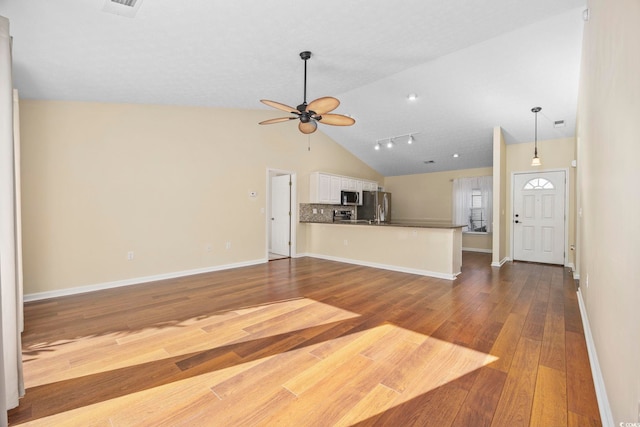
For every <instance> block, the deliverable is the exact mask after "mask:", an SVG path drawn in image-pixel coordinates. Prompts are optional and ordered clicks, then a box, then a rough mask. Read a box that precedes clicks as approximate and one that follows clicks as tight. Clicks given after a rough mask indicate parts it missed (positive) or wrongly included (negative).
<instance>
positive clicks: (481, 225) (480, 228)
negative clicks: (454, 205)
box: [468, 188, 487, 233]
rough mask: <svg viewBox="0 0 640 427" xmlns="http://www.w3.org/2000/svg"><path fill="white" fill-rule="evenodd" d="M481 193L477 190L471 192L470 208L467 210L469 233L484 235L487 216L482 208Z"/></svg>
mask: <svg viewBox="0 0 640 427" xmlns="http://www.w3.org/2000/svg"><path fill="white" fill-rule="evenodd" d="M482 206H483V204H482V191H480V189H479V188H474V189H473V190H471V207H470V208H469V225H468V227H469V231H474V232H479V233H486V232H487V216H486V213H485V212H484V208H483V207H482Z"/></svg>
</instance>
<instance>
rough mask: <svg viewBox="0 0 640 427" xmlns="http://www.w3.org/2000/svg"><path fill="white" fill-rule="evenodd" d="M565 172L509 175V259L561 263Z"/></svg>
mask: <svg viewBox="0 0 640 427" xmlns="http://www.w3.org/2000/svg"><path fill="white" fill-rule="evenodd" d="M565 182H566V179H565V172H564V171H553V172H540V173H522V174H515V175H514V177H513V259H514V260H519V261H531V262H542V263H548V264H564V250H565V241H564V240H565V229H564V227H565V186H566V184H565Z"/></svg>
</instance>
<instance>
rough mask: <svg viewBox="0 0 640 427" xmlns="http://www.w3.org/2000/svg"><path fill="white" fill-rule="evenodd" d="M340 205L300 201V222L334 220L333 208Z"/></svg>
mask: <svg viewBox="0 0 640 427" xmlns="http://www.w3.org/2000/svg"><path fill="white" fill-rule="evenodd" d="M338 208H340V206H336V205H324V204H318V203H300V212H299V214H300V222H333V210H334V209H338Z"/></svg>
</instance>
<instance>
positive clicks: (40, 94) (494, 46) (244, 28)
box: [0, 0, 586, 176]
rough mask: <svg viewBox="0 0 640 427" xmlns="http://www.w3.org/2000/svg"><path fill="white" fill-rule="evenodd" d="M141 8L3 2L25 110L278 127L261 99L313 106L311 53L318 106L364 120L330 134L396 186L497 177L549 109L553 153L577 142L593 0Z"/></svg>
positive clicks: (274, 0)
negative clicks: (247, 114) (129, 12)
mask: <svg viewBox="0 0 640 427" xmlns="http://www.w3.org/2000/svg"><path fill="white" fill-rule="evenodd" d="M137 1H138V6H139V9H138V10H137V12H136V14H135V16H134V17H126V16H120V15H117V14H113V13H109V12H106V11H104V10H103V9H104V7H105V3H107V2H109V3H110V2H111V0H107V2H105V0H58V1H55V2H54V1H50V0H19V1H18V0H0V15H3V16H5V17H7V18H9V20H10V22H11V34H12V36H13V39H14V42H13V57H14V84H15V86H16V87H17V88H18V89H19V91H20V94H21V97H22V98H28V99H55V100H79V101H101V102H124V103H150V104H172V105H193V106H215V107H228V108H243V109H263V110H264V118H265V119H269V118H274V117H281V116H283V113H282V112H279V111H276V110H273V109H270V108H268V107H266V106H264V105H262V104H260V103H259V100H260V99H270V100H274V101H278V102H282V103H285V104H288V105H292V106H296V105H297V104H299V103H301V102H302V98H303V67H304V63H303V62H302V60H301V59H300V57H299V53H300V52H301V51H304V50H309V51H311V52H312V54H313V56H312V58H311V59H310V60H309V62H308V93H307V98H308V100H309V101H310V100H313V99H315V98H318V97H320V96H335V97H337V98H338V99H340V101H341V105H340V106H339V107H338V109H337V110H336V111H335V112H336V113H340V114H348V115H350V116H352V117H353V118H354V119H355V120H356V124H355V125H354V126H351V127H333V126H326V125H319V131H321V132H325V133H326V134H327V135H329V136H330V137H331V138H332V139H334V140H335V141H336V142H337V143H339V144H341V145H342V146H344V147H345V148H346V149H347V150H349V151H350V152H352V153H353V154H355V155H356V156H357V157H359V158H360V159H362V160H363V161H364V162H366V163H367V164H369V165H370V166H371V167H373V168H374V169H376V170H377V171H378V172H380V173H381V174H383V175H385V176H391V175H404V174H413V173H422V172H433V171H441V170H451V169H466V168H472V167H484V166H491V162H492V155H491V150H492V130H493V127H494V126H497V125H498V126H501V127H502V128H503V131H504V134H505V138H506V141H507V143H519V142H530V141H533V139H534V136H533V132H534V115H533V113H532V112H531V108H532V107H535V106H540V107H542V111H541V113H540V115H539V118H538V121H539V127H538V140H544V139H554V138H562V137H569V136H573V135H574V132H575V119H576V106H577V93H578V76H579V67H580V50H581V44H582V29H583V25H584V24H585V23H584V21H583V19H582V11H583V9H584V8H585V4H586V1H585V0H536V1H513V0H481V1H478V0H447V1H444V0H442V1H436V0H410V1H402V2H390V1H384V0H367V1H364V0H358V1H338V0H323V1H321V2H300V1H295V2H294V1H286V0H263V1H248V0H240V1H219V0H189V1H169V0H137ZM411 93H414V94H416V95H417V98H416V99H415V100H414V101H410V100H409V99H408V98H407V97H408V95H409V94H411ZM284 115H285V116H286V113H285V114H284ZM555 121H564V124H565V126H564V127H555V126H554V122H555ZM255 126H258V125H257V124H255ZM270 126H296V124H294V123H292V122H285V123H279V124H273V125H270ZM409 134H413V135H414V139H415V142H414V143H413V144H411V145H408V144H407V143H406V140H407V138H408V135H409ZM393 137H397V138H393ZM311 138H313V134H312V135H311ZM389 139H392V142H393V143H394V144H393V147H392V148H387V147H386V144H387V143H388V142H389ZM377 142H380V143H381V145H382V148H381V149H380V150H374V145H376V143H377ZM454 154H458V157H456V158H454V157H453V155H454ZM430 160H433V161H434V163H429V164H425V162H426V161H430Z"/></svg>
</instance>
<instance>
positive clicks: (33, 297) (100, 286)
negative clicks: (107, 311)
mask: <svg viewBox="0 0 640 427" xmlns="http://www.w3.org/2000/svg"><path fill="white" fill-rule="evenodd" d="M268 261H269V260H268V259H267V258H262V259H255V260H251V261H243V262H237V263H233V264H224V265H216V266H213V267H205V268H196V269H193V270H184V271H176V272H173V273H164V274H156V275H153V276H144V277H134V278H131V279H124V280H116V281H114V282H106V283H97V284H95V285H88V286H79V287H75V288H67V289H59V290H55V291H47V292H37V293H35V294H27V295H25V296H24V302H29V301H38V300H42V299H48V298H57V297H64V296H68V295H76V294H83V293H86V292H93V291H101V290H104V289H113V288H119V287H121V286H131V285H138V284H141V283H147V282H155V281H157V280H165V279H175V278H178V277H184V276H192V275H194V274H202V273H211V272H214V271H221V270H229V269H231V268H238V267H248V266H250V265H257V264H264V263H266V262H268Z"/></svg>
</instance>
